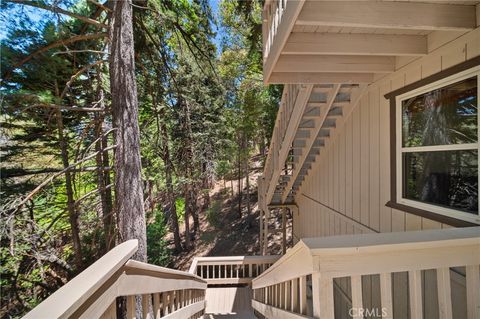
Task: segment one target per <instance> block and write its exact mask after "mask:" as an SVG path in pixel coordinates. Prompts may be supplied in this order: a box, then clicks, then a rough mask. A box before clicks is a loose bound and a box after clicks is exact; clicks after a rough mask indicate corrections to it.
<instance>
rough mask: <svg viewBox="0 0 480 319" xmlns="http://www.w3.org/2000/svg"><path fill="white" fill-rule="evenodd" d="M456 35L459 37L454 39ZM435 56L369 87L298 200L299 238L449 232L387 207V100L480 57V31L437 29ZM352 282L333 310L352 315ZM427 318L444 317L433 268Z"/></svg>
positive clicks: (403, 299) (404, 308)
mask: <svg viewBox="0 0 480 319" xmlns="http://www.w3.org/2000/svg"><path fill="white" fill-rule="evenodd" d="M455 36H456V38H455ZM429 47H430V48H432V50H431V51H430V53H429V54H428V55H426V56H424V57H421V58H417V59H415V60H411V59H408V58H400V59H398V60H397V61H396V66H397V68H396V69H397V71H396V72H394V73H392V74H390V75H388V76H385V77H383V78H379V79H378V80H377V81H376V82H374V83H373V84H371V85H370V86H369V87H368V89H367V90H366V92H365V94H364V95H363V97H362V98H361V100H360V102H359V103H358V104H357V105H356V106H355V108H354V109H353V111H352V112H351V113H350V114H349V116H348V117H346V118H345V119H344V123H343V124H340V126H339V127H338V128H337V129H335V130H334V131H333V132H332V134H331V137H330V138H329V139H328V140H327V144H326V146H325V148H324V149H322V151H321V154H320V155H319V157H318V158H317V160H316V162H315V163H314V164H313V166H312V169H311V171H310V172H309V174H308V175H307V176H306V180H305V182H304V184H303V185H302V188H301V189H300V191H299V192H298V193H297V195H296V197H295V201H296V203H297V205H298V213H294V214H293V233H294V235H295V236H294V237H296V238H304V237H322V236H333V235H345V234H361V233H375V232H397V231H414V230H423V229H435V228H437V229H438V228H447V227H451V226H449V225H446V224H442V223H440V222H437V221H434V220H430V219H427V218H424V217H419V216H416V215H413V214H410V213H407V212H403V211H400V210H396V209H392V208H390V207H387V206H385V204H386V203H387V202H388V201H389V200H390V174H391V173H390V104H389V101H388V100H387V99H385V98H384V95H385V94H386V93H388V92H391V91H393V90H396V89H398V88H400V87H403V86H405V85H407V84H410V83H413V82H415V81H418V80H420V79H422V78H425V77H427V76H430V75H432V74H434V73H437V72H439V71H442V70H444V69H446V68H449V67H451V66H454V65H456V64H459V63H461V62H464V61H466V60H468V59H471V58H473V57H475V56H478V55H480V28H477V29H475V30H473V31H471V32H469V33H466V34H463V35H461V36H459V35H458V34H455V33H445V32H434V33H432V34H431V35H429ZM462 272H463V270H462V269H459V270H458V271H456V272H453V271H452V272H451V278H452V296H453V302H452V304H453V314H454V318H465V317H466V313H465V307H466V305H465V300H466V297H465V277H464V276H462ZM392 280H393V287H394V290H393V303H394V317H395V318H409V314H408V299H409V296H408V276H407V273H395V274H394V275H393V278H392ZM349 283H350V281H349V280H347V279H345V278H339V279H337V280H336V283H335V300H336V301H335V313H336V317H338V318H348V317H349V316H348V310H349V309H350V307H351V306H350V301H349V300H348V297H345V296H349V295H350V291H351V288H350V286H349ZM362 285H363V290H364V292H365V294H366V297H365V299H364V307H366V308H371V307H374V308H375V307H376V308H378V307H380V309H381V305H380V299H379V295H378V294H379V278H378V276H364V277H363V278H362ZM422 286H423V287H422V288H423V291H425V292H427V291H428V292H429V293H428V294H427V293H426V294H425V295H424V315H425V318H437V317H438V303H437V296H436V294H434V293H430V292H435V291H436V274H435V271H434V270H432V271H425V272H424V273H423V274H422Z"/></svg>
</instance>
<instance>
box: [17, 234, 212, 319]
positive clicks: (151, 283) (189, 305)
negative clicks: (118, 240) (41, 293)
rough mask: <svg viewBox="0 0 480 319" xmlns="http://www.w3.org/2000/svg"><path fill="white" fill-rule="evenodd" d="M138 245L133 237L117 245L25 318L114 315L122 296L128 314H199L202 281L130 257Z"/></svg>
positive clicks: (191, 316) (203, 287)
mask: <svg viewBox="0 0 480 319" xmlns="http://www.w3.org/2000/svg"><path fill="white" fill-rule="evenodd" d="M137 247H138V242H137V240H130V241H127V242H124V243H122V244H120V245H118V246H117V247H115V248H114V249H112V250H111V251H110V252H108V253H107V254H106V255H105V256H103V257H102V258H100V259H99V260H98V261H96V262H95V263H94V264H93V265H91V266H90V267H88V268H87V269H86V270H84V271H83V272H82V273H80V274H79V275H78V276H76V277H75V278H73V279H72V280H71V281H70V282H68V283H67V284H66V285H65V286H63V287H62V288H60V289H59V290H57V291H56V292H55V293H54V294H53V295H51V296H50V297H49V298H47V299H46V300H45V301H43V302H42V303H40V304H39V305H38V306H37V307H36V308H34V309H33V310H32V311H30V312H29V313H28V314H27V315H26V316H25V317H24V318H89V319H92V318H103V319H106V318H109V319H113V318H116V312H117V307H116V299H117V297H121V296H125V297H126V311H127V318H135V316H136V313H142V314H143V316H142V317H143V318H147V316H148V314H150V315H149V318H199V317H200V316H201V315H202V313H203V311H204V309H205V290H206V289H207V282H206V281H205V280H203V279H202V278H200V277H198V276H196V275H194V274H191V273H187V272H183V271H177V270H172V269H168V268H163V267H159V266H155V265H150V264H146V263H142V262H138V261H135V260H130V257H132V256H133V254H134V253H135V252H136V251H137ZM137 298H138V300H140V299H141V309H137V302H136V300H137ZM152 312H153V313H152Z"/></svg>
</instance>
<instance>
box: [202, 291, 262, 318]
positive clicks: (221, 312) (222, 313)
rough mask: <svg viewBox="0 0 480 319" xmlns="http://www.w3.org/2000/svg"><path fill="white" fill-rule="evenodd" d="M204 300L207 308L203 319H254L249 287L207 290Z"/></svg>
mask: <svg viewBox="0 0 480 319" xmlns="http://www.w3.org/2000/svg"><path fill="white" fill-rule="evenodd" d="M205 300H206V302H207V307H206V309H205V314H204V315H203V318H206V319H221V318H241V319H247V318H248V319H250V318H255V316H254V315H253V309H252V289H251V288H250V287H221V288H208V289H207V291H206V294H205Z"/></svg>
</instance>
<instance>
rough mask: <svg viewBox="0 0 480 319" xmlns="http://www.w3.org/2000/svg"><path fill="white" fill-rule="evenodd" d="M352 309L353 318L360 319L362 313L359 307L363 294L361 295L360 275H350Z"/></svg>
mask: <svg viewBox="0 0 480 319" xmlns="http://www.w3.org/2000/svg"><path fill="white" fill-rule="evenodd" d="M350 280H351V283H352V309H353V318H355V319H362V318H363V315H361V314H360V311H359V310H360V309H363V296H362V276H352V277H351V279H350Z"/></svg>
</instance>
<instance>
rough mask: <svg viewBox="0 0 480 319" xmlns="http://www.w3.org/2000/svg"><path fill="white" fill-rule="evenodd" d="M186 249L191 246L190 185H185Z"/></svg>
mask: <svg viewBox="0 0 480 319" xmlns="http://www.w3.org/2000/svg"><path fill="white" fill-rule="evenodd" d="M184 198H185V217H184V218H185V249H186V250H189V249H190V247H191V244H190V220H189V218H190V186H189V185H188V184H187V185H185V192H184Z"/></svg>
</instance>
